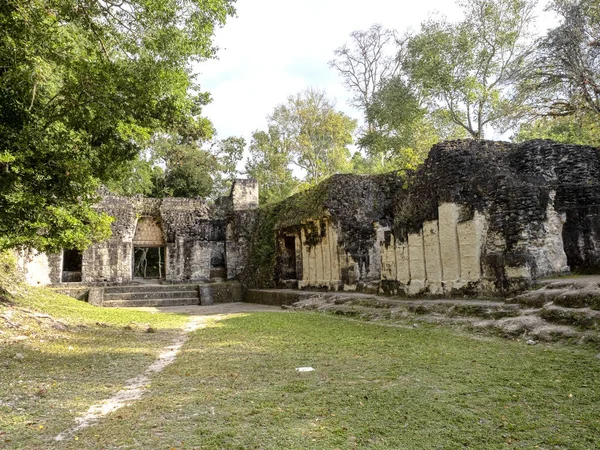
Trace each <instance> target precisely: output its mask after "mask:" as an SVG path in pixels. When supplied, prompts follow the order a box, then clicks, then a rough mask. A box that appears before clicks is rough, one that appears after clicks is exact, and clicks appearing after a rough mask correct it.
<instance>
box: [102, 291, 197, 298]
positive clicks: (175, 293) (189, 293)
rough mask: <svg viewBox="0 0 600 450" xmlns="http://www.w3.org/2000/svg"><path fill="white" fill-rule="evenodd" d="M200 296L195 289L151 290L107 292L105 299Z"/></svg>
mask: <svg viewBox="0 0 600 450" xmlns="http://www.w3.org/2000/svg"><path fill="white" fill-rule="evenodd" d="M194 294H195V297H196V298H199V297H198V289H196V290H195V291H149V292H137V291H136V292H116V293H113V292H105V293H104V301H108V300H152V299H156V300H159V299H175V298H192V297H194Z"/></svg>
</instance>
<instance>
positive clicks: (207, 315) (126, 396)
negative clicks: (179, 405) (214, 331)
mask: <svg viewBox="0 0 600 450" xmlns="http://www.w3.org/2000/svg"><path fill="white" fill-rule="evenodd" d="M136 309H139V310H145V311H149V312H152V313H172V314H173V313H175V314H182V313H185V314H190V316H191V317H190V320H189V322H188V324H187V325H186V327H185V328H184V329H182V330H181V333H180V334H179V336H177V338H176V339H175V340H174V341H173V342H172V343H171V345H168V346H166V347H164V348H163V350H162V351H161V353H160V354H159V355H158V358H157V359H156V360H155V361H154V362H153V363H152V364H151V365H150V366H148V367H147V368H146V370H144V371H143V372H142V373H140V374H139V375H138V376H136V377H134V378H130V379H129V380H127V381H126V382H125V386H123V389H121V390H120V391H119V392H117V393H116V394H114V395H113V396H112V397H110V398H108V399H106V400H104V401H102V402H100V403H97V404H95V405H92V406H90V408H89V409H88V410H87V412H86V413H85V414H84V415H82V416H80V417H77V418H76V419H75V423H76V424H75V425H74V426H73V427H71V428H69V429H67V430H65V431H63V432H62V433H60V434H59V435H58V436H56V437H55V438H54V439H55V440H56V441H63V440H65V439H68V438H69V437H71V436H73V435H75V434H76V433H77V432H78V431H80V430H82V429H84V428H87V427H89V426H91V425H93V424H94V423H96V422H97V421H98V420H99V419H101V418H102V417H104V416H106V415H107V414H110V413H112V412H114V411H116V410H118V409H120V408H122V407H124V406H128V405H130V404H132V403H133V402H135V401H136V400H139V399H140V398H141V397H142V395H144V393H145V392H146V391H147V390H148V388H149V385H150V378H151V377H152V375H154V374H156V373H158V372H161V371H162V370H163V369H164V368H165V367H167V366H168V365H169V364H172V363H173V362H174V361H175V359H176V358H177V354H178V353H179V352H180V350H181V348H182V347H183V345H184V344H185V342H186V341H187V338H188V334H189V333H191V332H192V331H196V330H199V329H201V328H204V327H206V326H207V321H208V320H209V319H210V320H211V321H214V320H223V319H225V318H227V317H230V316H231V315H234V314H239V313H248V312H256V311H281V308H277V307H273V306H264V305H255V304H251V303H225V304H219V305H211V306H172V307H164V308H153V307H147V308H136Z"/></svg>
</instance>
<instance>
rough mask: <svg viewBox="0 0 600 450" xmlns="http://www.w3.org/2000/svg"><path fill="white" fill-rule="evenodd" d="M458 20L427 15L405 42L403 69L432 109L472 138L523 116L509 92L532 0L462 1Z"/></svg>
mask: <svg viewBox="0 0 600 450" xmlns="http://www.w3.org/2000/svg"><path fill="white" fill-rule="evenodd" d="M459 5H460V6H461V7H462V8H463V10H464V12H465V19H464V20H463V21H461V22H460V23H457V24H451V23H448V22H446V21H444V20H436V19H430V20H429V21H427V22H425V23H424V24H422V27H421V31H420V32H419V33H418V34H417V35H415V36H413V37H412V38H411V39H410V40H409V41H408V51H407V56H406V58H405V60H404V62H403V69H404V70H405V71H406V72H407V74H408V75H409V77H410V80H411V82H413V83H416V85H417V86H418V88H419V90H420V92H421V94H422V95H423V96H424V98H425V100H426V101H427V102H428V107H429V109H430V110H431V111H434V110H441V111H442V112H443V113H444V114H445V115H447V116H448V117H449V118H450V119H451V120H452V121H453V122H454V123H455V124H456V125H458V126H460V127H462V128H464V129H465V130H466V131H467V132H468V133H469V134H470V135H471V136H472V137H473V138H476V139H481V138H483V132H484V128H485V127H486V126H487V125H490V126H493V127H496V128H502V127H503V126H506V125H507V124H509V123H511V121H512V120H516V119H518V118H519V117H521V115H522V114H523V110H524V102H525V99H524V98H523V97H521V96H518V95H515V94H514V89H513V88H512V87H513V85H514V84H515V82H516V81H517V78H518V74H519V73H520V72H519V70H520V69H521V68H522V67H523V65H524V62H525V59H526V57H527V55H528V53H529V47H528V40H527V38H528V28H529V27H530V24H531V22H532V11H533V7H534V2H533V1H531V0H464V1H461V2H460V3H459Z"/></svg>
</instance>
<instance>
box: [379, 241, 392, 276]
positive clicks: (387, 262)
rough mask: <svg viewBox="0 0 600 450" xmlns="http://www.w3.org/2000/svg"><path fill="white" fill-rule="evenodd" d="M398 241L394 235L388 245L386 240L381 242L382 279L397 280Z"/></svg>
mask: <svg viewBox="0 0 600 450" xmlns="http://www.w3.org/2000/svg"><path fill="white" fill-rule="evenodd" d="M395 245H396V241H395V239H394V236H392V237H391V238H390V242H389V243H388V245H387V246H386V243H385V241H384V242H381V244H380V246H381V279H382V280H395V279H396V248H395Z"/></svg>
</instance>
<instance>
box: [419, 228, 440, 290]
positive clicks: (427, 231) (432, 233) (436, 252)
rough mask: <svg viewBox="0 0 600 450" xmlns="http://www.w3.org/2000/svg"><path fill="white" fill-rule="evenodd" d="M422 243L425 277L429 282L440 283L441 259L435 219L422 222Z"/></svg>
mask: <svg viewBox="0 0 600 450" xmlns="http://www.w3.org/2000/svg"><path fill="white" fill-rule="evenodd" d="M423 245H424V248H425V273H426V279H427V281H428V282H429V283H440V282H441V281H442V260H441V257H440V240H439V229H438V222H437V220H435V221H430V222H424V223H423Z"/></svg>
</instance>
